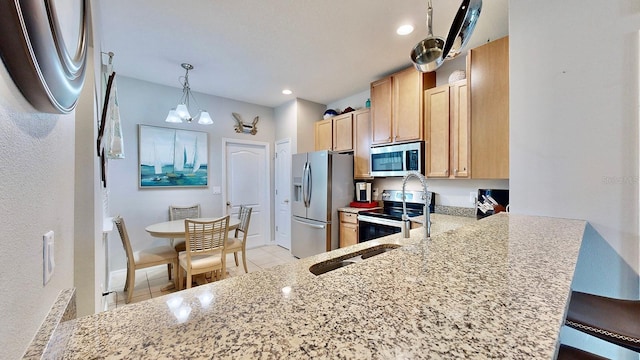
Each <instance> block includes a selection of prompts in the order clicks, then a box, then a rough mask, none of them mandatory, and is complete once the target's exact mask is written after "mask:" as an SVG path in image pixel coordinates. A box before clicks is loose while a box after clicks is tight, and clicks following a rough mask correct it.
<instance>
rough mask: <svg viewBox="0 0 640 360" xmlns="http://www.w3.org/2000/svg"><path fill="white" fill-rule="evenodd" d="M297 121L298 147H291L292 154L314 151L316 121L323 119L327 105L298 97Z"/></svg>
mask: <svg viewBox="0 0 640 360" xmlns="http://www.w3.org/2000/svg"><path fill="white" fill-rule="evenodd" d="M296 102H297V108H296V112H297V115H296V123H297V132H298V133H297V135H296V138H297V139H298V141H297V144H296V147H295V148H293V147H292V148H291V149H292V151H291V153H292V154H295V153H303V152H309V151H314V150H315V149H316V146H315V136H314V134H315V125H314V124H315V123H316V122H317V121H318V120H321V119H322V115H323V114H324V111H325V110H326V109H327V106H326V105H323V104H318V103H315V102H313V101H309V100H304V99H296Z"/></svg>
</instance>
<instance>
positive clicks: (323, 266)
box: [309, 260, 356, 275]
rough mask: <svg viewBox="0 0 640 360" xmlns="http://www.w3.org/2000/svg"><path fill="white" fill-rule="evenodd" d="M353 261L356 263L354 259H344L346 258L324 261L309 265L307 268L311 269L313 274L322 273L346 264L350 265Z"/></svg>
mask: <svg viewBox="0 0 640 360" xmlns="http://www.w3.org/2000/svg"><path fill="white" fill-rule="evenodd" d="M355 263H356V262H355V261H346V260H342V261H324V262H321V263H317V264H314V265H311V267H310V268H309V271H311V273H312V274H313V275H322V274H324V273H328V272H329V271H333V270H335V269H339V268H341V267H345V266H347V265H351V264H355Z"/></svg>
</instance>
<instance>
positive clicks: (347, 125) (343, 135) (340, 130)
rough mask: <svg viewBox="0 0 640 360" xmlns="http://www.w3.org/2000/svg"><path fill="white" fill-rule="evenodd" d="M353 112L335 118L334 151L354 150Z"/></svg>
mask: <svg viewBox="0 0 640 360" xmlns="http://www.w3.org/2000/svg"><path fill="white" fill-rule="evenodd" d="M351 115H352V113H347V114H342V115H338V116H335V117H334V118H333V151H352V150H353V118H352V116H351Z"/></svg>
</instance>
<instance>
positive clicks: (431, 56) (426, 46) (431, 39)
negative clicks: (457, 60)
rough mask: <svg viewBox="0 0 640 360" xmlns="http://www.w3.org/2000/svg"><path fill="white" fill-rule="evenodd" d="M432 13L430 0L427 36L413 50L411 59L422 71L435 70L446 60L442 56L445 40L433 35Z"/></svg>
mask: <svg viewBox="0 0 640 360" xmlns="http://www.w3.org/2000/svg"><path fill="white" fill-rule="evenodd" d="M432 14H433V8H432V7H431V0H429V2H428V5H427V31H428V33H427V37H426V38H425V39H424V40H422V41H420V42H419V43H418V44H417V45H416V46H414V47H413V50H411V61H412V62H413V64H414V65H415V67H416V69H418V71H421V72H431V71H434V70H436V69H437V68H439V67H440V65H442V63H443V62H444V57H443V56H442V50H443V49H444V40H443V39H442V38H439V37H435V36H433V30H432V28H431V16H432Z"/></svg>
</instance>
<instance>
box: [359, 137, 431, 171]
mask: <svg viewBox="0 0 640 360" xmlns="http://www.w3.org/2000/svg"><path fill="white" fill-rule="evenodd" d="M370 164H371V176H373V177H376V176H405V175H406V174H407V172H409V171H417V172H419V173H424V141H418V142H413V143H406V144H393V145H384V146H379V147H372V148H371V162H370Z"/></svg>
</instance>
